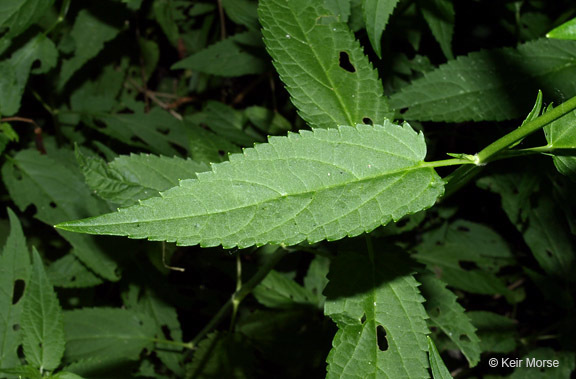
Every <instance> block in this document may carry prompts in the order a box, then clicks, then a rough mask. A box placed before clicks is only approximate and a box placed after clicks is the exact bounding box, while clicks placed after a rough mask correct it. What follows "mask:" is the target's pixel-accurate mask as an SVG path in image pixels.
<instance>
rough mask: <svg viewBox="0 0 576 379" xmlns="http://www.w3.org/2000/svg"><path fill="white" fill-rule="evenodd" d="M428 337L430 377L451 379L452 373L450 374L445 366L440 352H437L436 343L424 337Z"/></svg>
mask: <svg viewBox="0 0 576 379" xmlns="http://www.w3.org/2000/svg"><path fill="white" fill-rule="evenodd" d="M426 338H427V339H428V355H429V357H430V369H432V378H434V379H452V375H450V371H448V369H447V368H446V365H445V364H444V361H443V360H442V357H441V356H440V353H438V349H436V345H434V342H433V341H432V339H431V338H430V337H426Z"/></svg>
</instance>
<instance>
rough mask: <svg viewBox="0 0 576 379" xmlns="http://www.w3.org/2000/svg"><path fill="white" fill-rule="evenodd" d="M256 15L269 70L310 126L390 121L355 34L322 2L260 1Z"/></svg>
mask: <svg viewBox="0 0 576 379" xmlns="http://www.w3.org/2000/svg"><path fill="white" fill-rule="evenodd" d="M259 15H260V22H261V23H262V25H263V27H264V29H263V34H264V41H265V42H266V47H267V49H268V52H269V53H270V55H271V56H272V58H273V59H274V66H275V67H276V70H277V71H278V73H279V74H280V78H281V79H282V81H283V82H284V83H285V84H286V87H287V89H288V92H290V95H291V97H292V102H293V103H294V105H296V108H298V110H299V112H300V116H302V118H303V119H304V120H305V121H307V122H308V124H309V125H310V126H311V127H321V128H334V127H336V126H338V125H356V124H360V123H365V124H366V123H374V124H381V123H382V122H383V121H384V120H385V119H389V118H391V117H392V113H391V112H390V109H389V107H388V104H387V100H386V99H385V98H384V96H383V89H382V84H381V82H380V80H379V79H378V75H377V73H376V71H374V69H373V68H372V66H371V65H370V62H369V61H368V58H367V57H366V56H365V55H364V53H363V52H362V48H361V47H360V44H359V43H358V41H356V40H355V39H354V34H353V33H352V32H351V31H350V29H348V26H347V25H346V24H345V23H343V22H341V21H338V19H337V17H335V16H332V15H330V12H329V11H328V10H327V9H325V8H324V6H323V5H322V2H318V1H315V2H310V1H308V0H290V1H288V0H264V1H261V2H260V4H259Z"/></svg>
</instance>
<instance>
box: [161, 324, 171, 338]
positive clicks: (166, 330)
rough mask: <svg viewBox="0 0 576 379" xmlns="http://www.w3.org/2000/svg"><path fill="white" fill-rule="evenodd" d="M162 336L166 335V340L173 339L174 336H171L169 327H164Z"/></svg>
mask: <svg viewBox="0 0 576 379" xmlns="http://www.w3.org/2000/svg"><path fill="white" fill-rule="evenodd" d="M162 334H164V338H166V339H167V340H171V339H172V336H171V335H170V328H168V325H162Z"/></svg>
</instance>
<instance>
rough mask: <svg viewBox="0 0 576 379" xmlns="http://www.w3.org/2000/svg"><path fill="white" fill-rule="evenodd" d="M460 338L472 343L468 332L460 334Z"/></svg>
mask: <svg viewBox="0 0 576 379" xmlns="http://www.w3.org/2000/svg"><path fill="white" fill-rule="evenodd" d="M458 340H460V341H462V342H466V343H471V342H472V340H471V339H470V337H468V336H467V335H466V334H460V336H458Z"/></svg>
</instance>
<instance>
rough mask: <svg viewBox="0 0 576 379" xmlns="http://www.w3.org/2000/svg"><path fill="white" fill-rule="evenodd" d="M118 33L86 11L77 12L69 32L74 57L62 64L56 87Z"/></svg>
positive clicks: (63, 83)
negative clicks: (73, 45)
mask: <svg viewBox="0 0 576 379" xmlns="http://www.w3.org/2000/svg"><path fill="white" fill-rule="evenodd" d="M119 31H120V29H119V28H118V27H116V26H114V25H111V24H110V23H109V22H104V21H102V20H101V19H100V18H98V17H96V16H94V15H93V14H92V13H90V11H88V10H86V9H82V10H81V11H80V12H78V16H76V20H75V21H74V26H73V27H72V30H71V31H70V38H72V40H73V41H74V44H75V48H74V56H73V57H72V58H70V59H66V60H64V62H63V63H62V69H61V70H60V79H59V82H58V86H59V87H60V88H62V87H64V85H65V84H66V83H67V82H68V80H69V79H70V78H71V77H72V75H73V74H74V73H75V72H76V71H77V70H78V69H80V68H81V67H82V66H83V65H84V64H85V63H86V62H88V61H89V60H90V59H92V58H94V57H95V56H97V55H98V53H99V52H100V51H101V50H102V49H103V48H104V45H105V43H106V42H108V41H110V40H112V39H114V38H115V37H116V35H118V32H119Z"/></svg>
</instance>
